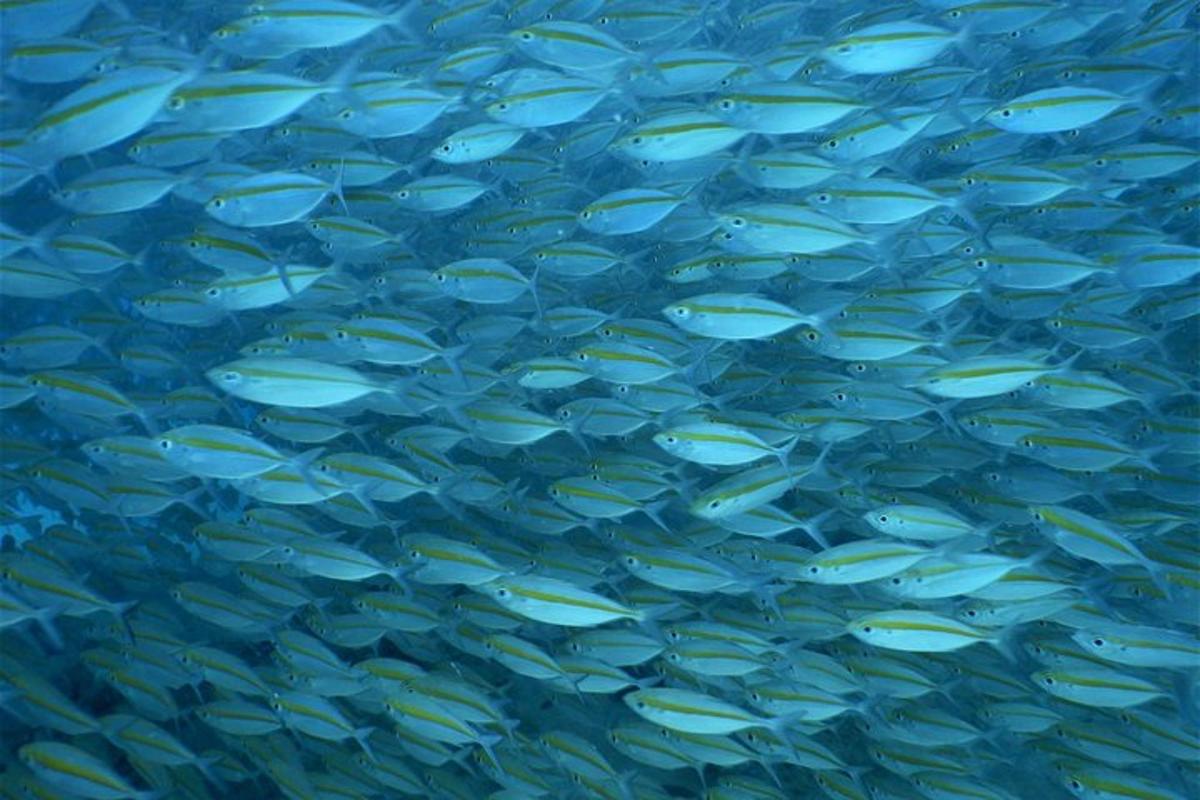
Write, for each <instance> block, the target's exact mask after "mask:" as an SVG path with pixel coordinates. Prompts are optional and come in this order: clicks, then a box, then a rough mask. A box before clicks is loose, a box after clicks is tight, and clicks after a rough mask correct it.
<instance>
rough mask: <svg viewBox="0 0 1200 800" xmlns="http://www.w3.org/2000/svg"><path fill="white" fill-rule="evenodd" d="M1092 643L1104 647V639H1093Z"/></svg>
mask: <svg viewBox="0 0 1200 800" xmlns="http://www.w3.org/2000/svg"><path fill="white" fill-rule="evenodd" d="M1092 645H1093V646H1095V647H1104V640H1103V639H1092Z"/></svg>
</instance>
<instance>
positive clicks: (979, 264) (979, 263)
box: [975, 258, 988, 269]
mask: <svg viewBox="0 0 1200 800" xmlns="http://www.w3.org/2000/svg"><path fill="white" fill-rule="evenodd" d="M987 265H988V260H987V259H986V258H977V259H975V267H976V268H977V269H987Z"/></svg>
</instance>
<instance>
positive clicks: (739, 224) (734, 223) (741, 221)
mask: <svg viewBox="0 0 1200 800" xmlns="http://www.w3.org/2000/svg"><path fill="white" fill-rule="evenodd" d="M729 225H730V227H733V228H744V227H746V219H745V217H733V218H732V219H730V220H729Z"/></svg>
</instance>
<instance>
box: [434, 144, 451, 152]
mask: <svg viewBox="0 0 1200 800" xmlns="http://www.w3.org/2000/svg"><path fill="white" fill-rule="evenodd" d="M438 150H440V151H441V152H443V153H449V152H451V151H453V150H454V145H452V144H450V143H449V142H446V143H445V144H444V145H442V146H441V147H439V148H438Z"/></svg>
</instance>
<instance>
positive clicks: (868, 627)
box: [862, 625, 875, 633]
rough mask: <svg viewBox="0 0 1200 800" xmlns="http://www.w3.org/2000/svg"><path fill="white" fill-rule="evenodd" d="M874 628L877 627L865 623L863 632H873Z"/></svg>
mask: <svg viewBox="0 0 1200 800" xmlns="http://www.w3.org/2000/svg"><path fill="white" fill-rule="evenodd" d="M873 630H875V629H874V628H872V627H871V626H870V625H864V626H863V629H862V632H863V633H870V632H871V631H873Z"/></svg>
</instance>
